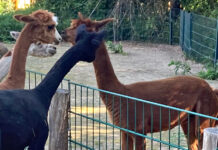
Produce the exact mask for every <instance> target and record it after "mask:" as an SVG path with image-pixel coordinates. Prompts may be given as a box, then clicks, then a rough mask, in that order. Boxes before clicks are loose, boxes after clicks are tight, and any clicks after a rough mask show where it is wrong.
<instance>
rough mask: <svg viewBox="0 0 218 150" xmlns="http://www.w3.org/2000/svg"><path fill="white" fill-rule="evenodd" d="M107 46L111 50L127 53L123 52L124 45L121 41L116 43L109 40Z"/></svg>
mask: <svg viewBox="0 0 218 150" xmlns="http://www.w3.org/2000/svg"><path fill="white" fill-rule="evenodd" d="M106 46H107V48H108V49H109V50H111V51H112V52H114V53H119V54H125V53H124V52H123V46H122V44H121V42H119V43H118V44H115V43H113V42H112V41H107V42H106Z"/></svg>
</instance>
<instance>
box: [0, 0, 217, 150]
mask: <svg viewBox="0 0 218 150" xmlns="http://www.w3.org/2000/svg"><path fill="white" fill-rule="evenodd" d="M49 2H50V1H44V2H42V3H41V4H40V5H39V6H40V7H41V6H42V4H45V5H46V7H47V8H48V9H51V10H54V11H56V13H57V14H58V15H59V16H60V20H61V19H64V21H63V22H62V25H61V26H60V27H59V29H61V30H63V29H64V28H65V27H67V26H69V20H70V19H72V17H75V16H76V14H77V11H78V10H83V11H84V14H85V15H86V16H87V17H91V18H95V19H104V18H106V17H114V18H116V20H115V21H114V23H113V24H110V25H108V26H107V28H106V30H107V31H108V36H107V38H106V39H107V40H114V41H121V42H122V43H123V45H127V47H129V49H132V51H130V50H126V51H124V52H125V53H124V54H123V55H122V54H118V55H119V56H115V54H111V53H110V55H112V56H113V58H111V59H112V63H113V61H115V60H116V59H117V60H121V59H122V61H116V62H115V63H118V65H117V64H113V66H115V70H116V71H115V72H116V73H118V74H119V75H117V76H119V78H121V81H122V82H124V83H132V82H137V81H151V80H156V79H162V78H166V77H171V76H174V72H173V69H172V68H169V67H168V63H170V60H179V61H183V62H184V61H186V60H185V59H186V58H191V59H195V60H196V61H199V62H202V63H205V62H209V63H211V62H212V63H213V65H214V67H215V68H216V64H217V56H218V20H217V19H211V18H208V17H205V16H201V15H197V14H195V13H188V12H187V11H180V9H178V8H173V9H171V6H169V9H168V8H167V7H168V6H167V5H168V3H166V1H158V2H155V1H149V2H147V3H146V2H145V1H141V0H136V1H132V0H127V1H125V0H118V1H113V2H111V3H109V2H110V1H108V0H106V1H104V2H103V1H101V0H99V1H95V3H92V2H91V1H89V2H88V3H87V5H86V6H85V5H83V4H84V3H85V1H83V2H81V3H79V4H77V5H78V6H77V5H76V7H74V8H75V10H74V9H73V10H72V8H70V7H71V5H68V2H66V4H65V3H63V2H62V1H57V3H56V5H60V6H61V7H60V9H58V8H59V7H57V8H56V6H55V7H50V6H53V2H51V3H49ZM66 5H67V7H63V6H66ZM112 6H113V7H112ZM62 8H66V10H64V11H63V9H62ZM77 8H79V9H77ZM9 15H11V14H9ZM5 16H6V15H2V16H1V17H2V20H3V21H4V18H6V17H5ZM202 20H203V21H202ZM205 20H206V21H205ZM7 23H8V22H6V23H5V26H7V28H5V27H2V29H5V30H2V33H4V34H6V32H8V31H7V30H8V29H10V28H11V26H13V27H14V26H16V28H20V27H21V26H19V27H17V25H16V24H13V23H9V24H7ZM0 39H1V40H5V39H7V40H8V37H0ZM130 43H131V44H132V43H134V44H132V45H131V44H130ZM145 43H146V44H145ZM152 43H155V44H152ZM160 43H162V44H160ZM163 43H165V44H163ZM166 43H167V44H170V45H177V44H180V46H181V48H180V47H179V46H169V45H167V44H166ZM10 46H11V45H10ZM69 47H70V45H69V44H66V43H64V44H63V45H61V50H66V49H68V48H69ZM144 47H146V49H143V48H144ZM59 48H60V47H59ZM182 50H183V52H184V54H185V55H183V54H182ZM133 51H134V52H133ZM141 51H144V53H141ZM151 51H152V52H151ZM58 53H59V52H58ZM62 53H63V52H60V53H59V54H58V56H55V57H53V58H51V59H53V60H52V61H51V59H49V58H48V59H47V60H42V59H41V60H38V59H36V58H32V57H30V58H28V64H27V68H28V69H31V70H32V69H33V70H37V71H38V72H35V71H29V70H27V72H26V89H32V88H34V87H35V86H36V85H37V84H38V83H39V82H40V81H41V80H42V79H43V78H44V76H45V74H42V73H39V72H43V73H46V72H47V71H48V68H50V67H51V66H52V65H53V63H54V61H56V60H57V58H58V57H59V56H60V54H62ZM167 55H169V56H168V57H167ZM146 56H147V57H146ZM121 57H122V58H121ZM145 59H146V60H145ZM164 59H165V62H164V63H163V61H162V60H164ZM39 62H40V63H39ZM44 63H45V65H41V64H44ZM189 63H191V67H192V71H193V72H192V73H193V74H194V75H196V74H197V72H198V71H200V70H202V68H203V66H202V65H201V64H197V63H195V62H192V61H189ZM78 65H79V69H78V68H76V67H75V68H73V71H72V72H74V74H72V73H71V74H70V75H68V76H67V77H66V79H64V80H63V82H62V83H61V84H60V88H62V89H65V90H67V91H69V93H70V109H69V110H68V117H69V118H68V129H67V130H68V147H69V149H90V150H93V149H102V150H107V149H108V150H111V149H115V150H116V149H121V146H122V139H121V138H122V132H125V133H127V137H126V141H127V144H129V143H131V142H132V141H131V140H132V139H131V138H130V137H129V135H133V136H135V137H137V138H139V139H146V149H152V150H157V149H163V150H165V149H183V150H187V149H190V147H188V146H187V145H188V144H189V142H190V139H191V136H192V135H191V133H192V131H193V121H196V128H197V133H196V134H197V137H198V139H197V140H198V142H200V141H201V140H202V139H201V138H200V132H201V131H202V129H201V128H200V124H202V123H204V121H205V120H207V122H209V124H210V126H212V124H213V122H214V121H216V122H217V121H218V118H215V117H212V116H207V115H203V114H198V113H195V112H191V111H188V110H183V109H179V108H175V107H170V106H167V105H163V104H159V103H155V102H151V101H148V100H146V99H143V100H142V99H138V98H135V97H130V96H128V93H127V94H126V95H122V94H120V93H113V92H110V91H105V90H101V89H98V88H95V87H96V81H94V80H95V78H94V71H93V70H91V69H89V68H90V67H91V66H90V65H86V64H84V63H79V64H78ZM33 66H34V67H33ZM149 67H150V68H149ZM159 68H162V70H167V71H166V72H158V69H159ZM168 69H169V70H168ZM84 70H86V72H85V73H82V72H83V71H84ZM91 73H92V74H91ZM69 76H71V78H70V80H69V79H68V77H69ZM208 82H209V83H210V85H212V86H213V87H215V88H218V82H217V81H214V82H213V81H208ZM100 94H102V95H104V96H105V97H106V102H103V101H102V100H101V97H100ZM109 99H110V101H109ZM121 101H125V105H122V103H121ZM108 103H111V106H112V107H111V109H112V110H114V109H115V108H116V109H118V112H119V114H115V112H114V111H112V113H111V114H109V112H108V111H107V108H106V106H105V105H107V104H108ZM137 105H140V106H141V107H142V111H141V114H140V115H139V114H138V113H137ZM130 108H132V109H133V111H132V112H131V113H130V114H129V113H128V112H129V111H128V110H129V109H130ZM124 113H125V116H126V118H122V117H120V116H122V114H124ZM147 114H149V115H147ZM117 116H119V117H118V118H117ZM139 116H140V118H139ZM184 116H185V117H184ZM181 117H183V119H185V120H186V121H187V125H186V126H184V125H182V124H181ZM115 118H116V119H118V120H119V122H118V123H117V122H116V123H115ZM146 118H149V122H148V123H147V124H146V125H145V124H139V123H138V122H137V120H142V122H143V123H144V119H146ZM194 118H195V119H196V120H194ZM124 119H125V120H127V124H126V126H124V125H123V124H122V120H124ZM130 124H134V126H133V127H130V126H129V125H130ZM138 126H141V128H143V130H141V131H137V127H138ZM145 126H147V128H146V130H147V131H145V130H144V128H145ZM171 128H172V129H171ZM184 130H185V132H186V134H187V136H185V134H184ZM148 131H149V133H148V134H145V133H147V132H148ZM126 146H127V145H126ZM127 147H128V146H127ZM127 149H128V148H127Z"/></svg>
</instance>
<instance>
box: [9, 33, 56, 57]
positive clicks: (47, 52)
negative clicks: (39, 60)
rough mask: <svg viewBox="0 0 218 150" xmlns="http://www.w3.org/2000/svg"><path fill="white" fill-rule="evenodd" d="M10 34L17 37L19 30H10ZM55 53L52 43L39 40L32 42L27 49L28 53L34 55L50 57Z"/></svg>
mask: <svg viewBox="0 0 218 150" xmlns="http://www.w3.org/2000/svg"><path fill="white" fill-rule="evenodd" d="M10 35H11V37H12V38H14V39H15V40H17V39H18V37H19V35H20V32H16V31H10ZM54 54H56V47H55V46H53V45H52V44H42V43H41V42H36V43H32V44H31V45H30V47H29V50H28V55H31V56H35V57H50V56H54Z"/></svg>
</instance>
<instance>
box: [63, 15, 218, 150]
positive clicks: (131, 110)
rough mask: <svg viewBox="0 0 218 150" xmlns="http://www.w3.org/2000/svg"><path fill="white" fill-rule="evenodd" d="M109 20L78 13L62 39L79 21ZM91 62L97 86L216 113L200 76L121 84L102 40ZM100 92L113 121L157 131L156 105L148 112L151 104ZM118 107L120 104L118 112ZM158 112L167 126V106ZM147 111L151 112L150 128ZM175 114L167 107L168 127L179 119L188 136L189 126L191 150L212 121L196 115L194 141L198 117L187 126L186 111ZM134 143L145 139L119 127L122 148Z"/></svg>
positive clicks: (217, 104)
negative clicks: (198, 124)
mask: <svg viewBox="0 0 218 150" xmlns="http://www.w3.org/2000/svg"><path fill="white" fill-rule="evenodd" d="M112 20H113V19H110V18H109V19H105V20H102V21H92V20H90V19H84V18H83V16H82V15H81V14H80V13H79V19H75V20H72V23H71V26H70V27H69V28H67V29H66V30H65V32H64V35H63V39H64V40H66V41H68V42H71V43H72V44H74V41H75V31H76V27H77V26H79V25H80V24H86V26H87V29H88V30H94V31H98V30H99V29H100V28H101V27H103V26H104V25H105V24H107V23H108V22H110V21H112ZM93 65H94V69H95V74H96V79H97V84H98V87H99V88H100V89H103V90H108V91H112V92H116V93H120V94H124V95H128V96H132V97H136V98H140V99H145V100H149V101H152V102H156V103H161V104H165V105H169V106H173V107H177V108H181V109H185V110H189V111H194V112H198V113H202V114H206V115H210V116H214V117H216V116H217V114H218V109H217V108H218V100H217V97H216V95H215V93H214V92H213V90H212V89H211V87H210V86H209V85H208V83H207V82H205V81H204V80H202V79H200V78H195V77H191V76H177V77H172V78H167V79H163V80H156V81H149V82H137V83H133V84H129V85H124V84H122V83H120V81H119V80H118V79H117V77H116V75H115V73H114V70H113V67H112V65H111V62H110V58H109V55H108V52H107V49H106V47H105V44H104V43H102V44H101V46H100V47H99V49H98V50H97V53H96V58H95V61H94V62H93ZM100 94H101V98H102V100H103V102H104V104H105V105H106V108H107V110H108V112H109V114H110V117H111V119H113V121H114V124H115V125H117V126H121V127H123V128H127V129H130V130H132V131H136V132H138V133H142V134H147V133H151V132H159V131H160V107H157V106H153V107H152V109H153V114H151V105H149V104H146V103H144V104H143V103H142V102H135V101H133V100H128V101H127V99H124V98H123V99H121V100H120V98H118V97H113V98H112V96H111V95H107V96H106V95H105V94H104V93H100ZM127 103H128V104H127ZM113 106H114V108H113ZM120 107H122V109H121V112H120ZM127 107H128V109H127ZM143 107H144V111H143ZM135 108H136V109H135ZM127 110H128V111H127ZM143 112H144V114H143ZM135 113H136V114H135ZM161 113H162V115H161V117H162V122H161V124H162V126H161V130H162V131H164V130H168V129H169V123H168V122H169V110H168V109H165V108H162V110H161ZM127 114H128V118H127ZM151 115H153V118H152V120H153V123H152V124H153V129H152V131H151ZM135 116H136V118H135ZM178 116H179V113H178V112H176V111H173V110H171V116H170V117H171V118H170V120H171V122H170V128H174V127H175V126H177V125H178V124H179V123H178V122H180V124H181V126H182V128H183V130H184V133H185V135H186V136H188V128H189V141H188V143H189V148H190V149H192V150H197V149H198V147H199V148H200V149H201V147H202V137H203V136H202V135H203V129H204V128H206V127H209V126H215V121H211V122H210V121H209V119H205V118H201V119H200V122H199V123H200V129H199V130H200V143H198V135H197V133H198V132H197V131H198V128H197V122H198V118H197V117H195V116H193V115H190V118H189V120H190V126H189V127H188V115H187V114H186V113H180V116H179V117H178ZM120 119H121V122H120ZM127 119H128V124H127ZM135 120H136V123H135ZM143 121H144V122H143ZM127 138H128V143H127ZM134 145H135V148H136V150H142V149H145V139H144V138H142V137H140V136H135V135H133V134H130V133H129V134H128V133H127V132H124V131H122V150H127V146H128V149H129V150H133V147H134Z"/></svg>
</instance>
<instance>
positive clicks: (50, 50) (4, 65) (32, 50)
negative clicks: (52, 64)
mask: <svg viewBox="0 0 218 150" xmlns="http://www.w3.org/2000/svg"><path fill="white" fill-rule="evenodd" d="M19 34H20V32H16V31H11V32H10V35H11V37H12V38H14V39H15V40H16V39H17V38H18V36H19ZM12 53H13V50H12V51H8V52H7V51H4V53H3V54H5V55H4V56H3V57H2V58H1V59H0V81H1V80H3V78H4V77H5V76H6V75H7V74H8V72H9V68H10V65H11V61H12ZM54 54H56V47H55V46H53V45H52V44H42V43H32V44H31V45H30V47H29V51H28V55H31V56H35V57H51V56H53V55H54Z"/></svg>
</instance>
